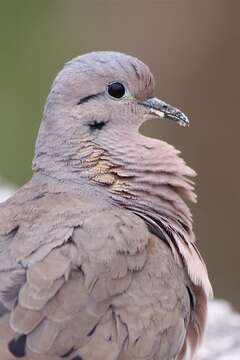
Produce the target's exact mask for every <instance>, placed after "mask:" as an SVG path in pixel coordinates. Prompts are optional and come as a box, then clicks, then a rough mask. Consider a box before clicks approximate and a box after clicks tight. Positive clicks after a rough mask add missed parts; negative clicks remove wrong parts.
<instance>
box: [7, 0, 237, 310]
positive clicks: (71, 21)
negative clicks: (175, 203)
mask: <svg viewBox="0 0 240 360" xmlns="http://www.w3.org/2000/svg"><path fill="white" fill-rule="evenodd" d="M239 16H240V2H239V1H238V0H235V1H234V0H225V1H224V0H211V1H210V0H201V1H194V0H181V1H180V0H128V1H127V0H105V1H104V0H88V1H84V0H78V1H77V0H68V1H66V0H65V1H64V0H52V1H49V0H41V1H32V0H31V1H30V0H25V1H18V0H15V1H14V0H9V1H8V0H5V1H2V0H0V40H1V48H0V49H1V55H0V74H1V76H0V175H2V176H3V177H5V178H6V179H9V180H10V181H12V182H13V183H15V184H17V185H22V184H23V183H24V182H25V181H27V180H28V179H29V178H30V176H31V160H32V157H33V152H34V141H35V137H36V134H37V130H38V127H39V122H40V119H41V113H42V109H43V105H44V102H45V98H46V96H47V94H48V91H49V87H50V84H51V82H52V80H53V78H54V77H55V75H56V73H57V72H58V71H59V70H60V68H61V67H62V66H63V64H64V62H66V61H67V60H68V59H70V58H71V57H73V56H76V55H79V54H82V53H84V52H88V51H93V50H118V51H122V52H126V53H129V54H132V55H135V56H137V57H139V58H140V59H142V60H143V61H144V62H146V63H147V64H148V65H149V66H150V68H151V69H152V71H153V73H154V75H155V78H156V83H157V88H156V95H157V96H159V97H160V98H162V99H163V100H165V101H167V102H169V103H170V104H172V105H175V106H177V107H179V108H181V109H183V110H184V111H185V112H186V113H187V114H188V115H189V116H190V119H191V126H190V128H188V129H184V128H180V127H178V126H176V125H175V124H171V123H167V122H166V123H165V122H158V123H156V122H150V123H148V124H146V125H145V126H144V130H143V131H144V133H145V134H148V135H150V136H154V137H159V138H161V139H165V140H167V141H168V142H170V143H172V144H174V145H175V146H176V147H177V148H178V149H181V150H182V154H183V157H184V158H185V159H186V160H187V162H188V163H189V164H190V165H191V166H192V167H193V168H194V169H196V170H197V172H198V178H197V193H198V196H199V202H198V204H197V206H195V207H194V208H193V211H194V216H195V217H194V218H195V231H196V233H197V237H198V245H199V247H200V249H201V251H202V253H203V256H204V258H205V260H206V262H207V264H208V268H209V272H210V276H211V279H212V282H213V286H214V290H215V295H216V297H220V298H225V299H228V300H230V301H231V302H232V303H233V304H234V305H235V307H237V308H238V309H240V285H239V273H240V242H239V224H240V219H239V206H240V196H239V176H240V168H239V136H240V115H239V100H240V96H239V89H240V76H239V67H240V25H239Z"/></svg>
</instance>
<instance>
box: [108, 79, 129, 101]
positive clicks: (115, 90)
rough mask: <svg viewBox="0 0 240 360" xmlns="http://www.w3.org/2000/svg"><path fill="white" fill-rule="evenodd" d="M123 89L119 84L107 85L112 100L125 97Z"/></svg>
mask: <svg viewBox="0 0 240 360" xmlns="http://www.w3.org/2000/svg"><path fill="white" fill-rule="evenodd" d="M125 91H126V90H125V87H124V85H123V84H121V83H120V82H113V83H111V84H109V85H108V93H109V95H111V96H112V97H114V98H117V99H120V98H122V97H123V96H124V95H125Z"/></svg>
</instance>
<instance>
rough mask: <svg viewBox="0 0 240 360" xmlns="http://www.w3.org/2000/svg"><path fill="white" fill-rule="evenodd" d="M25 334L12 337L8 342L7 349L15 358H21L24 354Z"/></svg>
mask: <svg viewBox="0 0 240 360" xmlns="http://www.w3.org/2000/svg"><path fill="white" fill-rule="evenodd" d="M26 339H27V336H26V335H21V336H19V337H18V338H14V339H12V340H11V341H10V342H9V343H8V349H9V351H10V352H11V353H12V354H13V355H14V356H15V357H17V358H21V357H24V356H25V353H26V349H25V348H26Z"/></svg>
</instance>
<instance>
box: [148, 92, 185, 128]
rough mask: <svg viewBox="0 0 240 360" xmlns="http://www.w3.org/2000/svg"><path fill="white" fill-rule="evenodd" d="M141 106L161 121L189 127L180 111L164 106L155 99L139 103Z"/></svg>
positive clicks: (164, 104) (163, 103)
mask: <svg viewBox="0 0 240 360" xmlns="http://www.w3.org/2000/svg"><path fill="white" fill-rule="evenodd" d="M141 104H142V105H144V106H146V107H147V108H149V113H150V114H153V115H156V116H159V117H160V118H162V119H169V120H174V121H176V122H178V123H179V125H182V126H186V125H189V120H188V118H187V116H186V115H185V114H184V113H183V112H182V111H180V110H178V109H177V108H175V107H173V106H171V105H168V104H166V103H165V102H164V101H162V100H160V99H158V98H156V97H153V98H150V99H147V100H146V101H143V102H141Z"/></svg>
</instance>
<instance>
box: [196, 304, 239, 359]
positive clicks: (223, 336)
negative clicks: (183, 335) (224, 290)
mask: <svg viewBox="0 0 240 360" xmlns="http://www.w3.org/2000/svg"><path fill="white" fill-rule="evenodd" d="M197 359H198V360H240V314H239V313H237V312H235V311H234V310H233V309H232V307H231V306H230V304H229V303H227V302H226V301H221V300H215V301H212V302H211V303H210V306H209V314H208V325H207V331H206V333H205V336H204V340H203V344H202V346H201V348H200V350H199V353H198V357H197Z"/></svg>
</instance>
